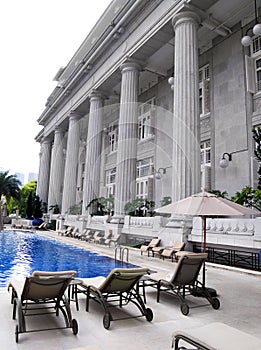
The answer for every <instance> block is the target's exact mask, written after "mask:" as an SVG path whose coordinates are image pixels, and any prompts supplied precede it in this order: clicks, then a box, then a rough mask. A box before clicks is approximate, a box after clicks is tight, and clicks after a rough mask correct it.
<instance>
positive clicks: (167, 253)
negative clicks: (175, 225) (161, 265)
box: [160, 242, 185, 262]
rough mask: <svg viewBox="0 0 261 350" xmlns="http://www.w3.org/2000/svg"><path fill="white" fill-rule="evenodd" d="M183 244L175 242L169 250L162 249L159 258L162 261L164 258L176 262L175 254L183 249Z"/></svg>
mask: <svg viewBox="0 0 261 350" xmlns="http://www.w3.org/2000/svg"><path fill="white" fill-rule="evenodd" d="M184 247H185V243H184V242H176V243H175V244H174V245H173V246H172V247H171V248H166V249H163V250H162V252H161V253H160V257H161V258H162V259H163V260H164V259H165V258H167V259H171V260H172V262H173V261H174V260H176V253H177V252H180V251H182V250H183V249H184Z"/></svg>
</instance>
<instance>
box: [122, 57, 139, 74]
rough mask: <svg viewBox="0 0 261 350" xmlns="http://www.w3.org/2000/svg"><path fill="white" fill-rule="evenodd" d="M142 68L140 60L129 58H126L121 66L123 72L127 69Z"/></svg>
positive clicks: (136, 69)
mask: <svg viewBox="0 0 261 350" xmlns="http://www.w3.org/2000/svg"><path fill="white" fill-rule="evenodd" d="M141 69H142V67H141V64H140V62H138V61H137V60H134V59H128V60H126V61H125V62H124V63H123V64H122V65H121V66H120V70H121V73H124V72H127V71H138V72H139V71H140V70H141Z"/></svg>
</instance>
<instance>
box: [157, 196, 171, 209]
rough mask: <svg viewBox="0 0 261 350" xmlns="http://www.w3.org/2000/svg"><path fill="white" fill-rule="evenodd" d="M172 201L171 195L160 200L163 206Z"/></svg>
mask: <svg viewBox="0 0 261 350" xmlns="http://www.w3.org/2000/svg"><path fill="white" fill-rule="evenodd" d="M171 202H172V199H171V197H170V196H167V197H163V199H162V200H161V201H160V205H161V207H164V205H168V204H170V203H171Z"/></svg>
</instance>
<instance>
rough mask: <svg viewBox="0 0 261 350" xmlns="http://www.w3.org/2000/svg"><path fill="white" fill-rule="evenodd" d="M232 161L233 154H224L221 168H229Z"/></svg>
mask: <svg viewBox="0 0 261 350" xmlns="http://www.w3.org/2000/svg"><path fill="white" fill-rule="evenodd" d="M231 161H232V153H227V152H225V153H223V156H222V158H221V160H220V162H219V166H220V168H227V167H228V166H229V162H231Z"/></svg>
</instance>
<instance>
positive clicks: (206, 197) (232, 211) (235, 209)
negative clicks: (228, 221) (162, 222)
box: [155, 192, 261, 217]
mask: <svg viewBox="0 0 261 350" xmlns="http://www.w3.org/2000/svg"><path fill="white" fill-rule="evenodd" d="M155 211H156V212H157V213H166V214H172V215H190V216H206V217H207V216H208V217H209V216H244V215H261V212H260V211H259V210H254V209H250V208H246V207H244V206H243V205H240V204H237V203H234V202H232V201H229V200H227V199H225V198H221V197H218V196H217V195H215V194H212V193H208V192H200V193H197V194H194V195H192V196H190V197H187V198H184V199H181V200H180V201H178V202H175V203H171V204H168V205H165V206H163V207H160V208H158V209H155Z"/></svg>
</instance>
